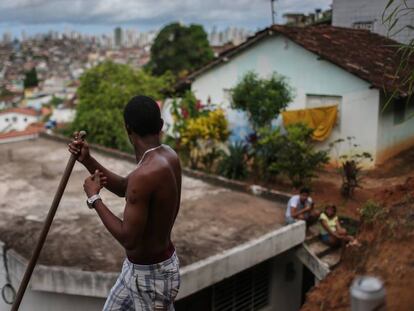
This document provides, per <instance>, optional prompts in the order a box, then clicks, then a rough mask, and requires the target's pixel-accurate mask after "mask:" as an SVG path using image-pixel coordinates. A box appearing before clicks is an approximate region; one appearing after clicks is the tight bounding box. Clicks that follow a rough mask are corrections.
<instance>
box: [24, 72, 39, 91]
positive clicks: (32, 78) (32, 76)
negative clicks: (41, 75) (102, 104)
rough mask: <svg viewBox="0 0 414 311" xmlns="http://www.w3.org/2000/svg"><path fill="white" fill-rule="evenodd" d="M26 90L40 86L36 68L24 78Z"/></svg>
mask: <svg viewBox="0 0 414 311" xmlns="http://www.w3.org/2000/svg"><path fill="white" fill-rule="evenodd" d="M23 84H24V88H25V89H26V88H30V87H36V86H37V85H38V84H39V80H38V79H37V72H36V68H35V67H33V68H32V69H30V70H29V71H27V72H26V73H25V78H24V82H23Z"/></svg>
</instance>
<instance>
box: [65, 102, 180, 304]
mask: <svg viewBox="0 0 414 311" xmlns="http://www.w3.org/2000/svg"><path fill="white" fill-rule="evenodd" d="M124 121H125V127H126V130H127V133H128V137H129V140H130V142H131V144H132V145H133V146H134V150H135V157H136V161H137V163H138V165H137V167H136V169H135V170H134V171H132V172H131V173H130V174H129V175H128V176H127V177H121V176H118V175H116V174H114V173H113V172H111V171H110V170H108V169H107V168H105V167H103V166H102V165H101V164H99V163H98V162H97V161H96V160H95V159H94V158H93V157H92V156H91V155H90V153H89V148H88V144H87V143H86V142H82V141H81V140H79V139H78V138H77V136H76V137H75V139H74V141H73V142H72V143H70V144H69V151H70V152H71V153H72V154H75V155H76V156H77V160H78V161H79V162H80V163H82V164H83V165H84V166H85V167H86V168H87V169H88V171H89V172H90V173H91V174H92V176H90V177H88V178H87V179H86V180H85V183H84V185H83V187H84V190H85V193H86V196H87V198H88V206H89V207H90V208H93V209H95V211H96V212H97V213H98V216H99V217H100V219H101V220H102V223H103V224H104V226H105V227H106V229H107V230H108V231H109V232H110V233H111V234H112V236H113V237H114V238H115V239H116V240H117V241H118V242H119V243H120V244H121V245H122V246H123V247H124V249H125V252H126V257H127V258H126V259H125V261H124V264H123V267H122V272H121V274H120V275H119V277H118V280H117V282H116V283H115V285H114V287H113V288H112V290H111V292H110V294H109V296H108V298H107V300H106V303H105V306H104V309H103V310H105V311H107V310H174V305H173V303H174V299H175V297H176V296H177V293H178V289H179V286H180V274H179V261H178V258H177V256H176V254H175V248H174V246H173V244H172V242H171V230H172V228H173V225H174V221H175V219H176V217H177V213H178V210H179V206H180V196H181V166H180V161H179V159H178V157H177V154H176V153H175V152H174V151H173V150H172V149H171V148H169V147H168V146H165V145H162V144H161V143H160V131H161V128H162V125H163V120H162V119H161V114H160V109H159V107H158V105H157V103H156V102H155V101H154V100H152V99H151V98H149V97H146V96H136V97H134V98H132V99H131V100H130V102H129V103H128V104H127V106H126V107H125V110H124ZM75 135H76V133H75ZM102 187H105V188H107V189H108V190H109V191H111V192H113V193H114V194H116V195H118V196H120V197H125V198H126V205H125V210H124V216H123V219H119V218H118V217H117V216H115V215H114V214H113V213H112V212H111V211H110V209H109V208H108V207H107V206H106V205H105V203H104V202H103V201H102V199H101V198H100V197H99V191H100V190H101V189H102Z"/></svg>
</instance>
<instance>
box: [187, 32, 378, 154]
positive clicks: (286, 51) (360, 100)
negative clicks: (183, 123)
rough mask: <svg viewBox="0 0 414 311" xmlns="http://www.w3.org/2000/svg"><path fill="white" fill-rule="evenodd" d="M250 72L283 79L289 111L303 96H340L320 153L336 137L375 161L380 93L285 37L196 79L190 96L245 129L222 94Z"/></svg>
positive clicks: (302, 105) (303, 104) (234, 126)
mask: <svg viewBox="0 0 414 311" xmlns="http://www.w3.org/2000/svg"><path fill="white" fill-rule="evenodd" d="M251 70H253V71H255V72H257V73H258V74H259V75H260V76H261V77H268V76H269V75H271V74H272V73H273V72H277V73H278V74H280V75H283V76H285V77H286V78H287V81H288V82H289V84H290V85H291V86H292V87H293V89H294V93H295V97H294V99H293V101H292V103H291V104H290V105H289V107H288V109H289V110H293V109H301V108H306V102H307V100H306V98H307V95H330V96H340V97H341V98H342V99H341V104H340V107H339V109H340V114H339V121H338V124H337V126H336V127H335V128H334V130H333V133H332V135H331V137H330V139H329V140H328V141H327V142H325V143H323V144H320V143H319V144H318V147H319V148H326V147H327V144H328V143H329V142H330V141H332V140H335V139H337V138H340V137H342V138H345V137H347V136H355V137H356V143H358V144H360V145H362V146H363V148H364V151H368V152H370V153H372V154H374V155H375V151H376V148H377V132H378V118H377V116H378V112H379V100H380V99H379V91H378V90H376V89H372V88H370V84H369V83H368V82H366V81H364V80H361V79H359V78H357V77H356V76H354V75H352V74H350V73H348V72H347V71H345V70H343V69H341V68H339V67H338V66H336V65H333V64H332V63H330V62H328V61H324V60H321V59H319V57H318V56H317V55H316V54H313V53H311V52H309V51H307V50H305V49H304V48H302V47H300V46H299V45H297V44H296V43H294V42H292V41H291V40H289V39H286V38H285V37H283V36H280V35H278V36H273V37H270V38H267V39H264V40H262V41H260V42H259V43H257V44H256V45H255V46H253V47H251V48H249V49H248V50H246V51H244V52H241V53H240V54H238V55H237V56H235V57H234V58H232V59H231V60H229V61H228V62H227V63H224V64H222V65H218V66H216V67H214V68H212V69H211V70H209V71H207V72H205V73H204V74H202V75H201V76H199V77H197V78H196V79H195V81H194V82H193V84H192V90H193V91H194V92H195V94H196V96H197V98H199V99H201V100H202V102H206V101H207V98H208V97H211V100H212V103H215V104H220V105H221V106H222V107H223V108H225V109H226V110H227V114H228V117H229V119H230V126H231V129H233V130H235V131H238V130H240V129H241V128H243V125H242V124H243V122H246V118H245V117H244V116H243V115H241V114H240V113H236V112H234V111H232V110H230V109H229V106H230V104H229V100H228V98H227V97H226V90H229V89H231V88H233V87H234V86H235V85H236V84H237V82H238V81H239V80H240V78H241V77H242V76H243V75H244V74H245V73H246V72H248V71H251ZM345 151H346V150H342V152H345ZM332 155H334V154H332Z"/></svg>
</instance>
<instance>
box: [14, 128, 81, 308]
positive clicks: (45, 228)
mask: <svg viewBox="0 0 414 311" xmlns="http://www.w3.org/2000/svg"><path fill="white" fill-rule="evenodd" d="M85 136H86V132H84V131H81V132H79V135H78V138H79V139H82V140H83V139H84V138H85ZM75 162H76V156H75V155H73V154H71V155H70V158H69V161H68V163H67V165H66V168H65V171H64V172H63V176H62V178H61V180H60V183H59V186H58V189H57V191H56V193H55V197H54V198H53V202H52V205H51V207H50V209H49V213H48V214H47V217H46V220H45V222H44V224H43V229H42V232H41V233H40V236H39V240H38V241H37V244H36V247H35V250H34V252H33V254H32V257H31V258H30V261H29V264H28V265H27V268H26V271H25V273H24V276H23V279H22V281H21V283H20V286H19V290H18V291H17V295H16V299H15V300H14V302H13V306H12V308H11V311H17V310H19V306H20V303H21V302H22V299H23V296H24V293H25V291H26V288H27V285H29V282H30V278H31V276H32V273H33V270H34V268H35V266H36V262H37V260H38V259H39V255H40V251H41V250H42V248H43V245H44V244H45V240H46V237H47V234H48V233H49V229H50V226H51V225H52V221H53V218H54V217H55V214H56V210H57V208H58V206H59V203H60V199H61V198H62V195H63V192H64V191H65V188H66V185H67V183H68V180H69V177H70V174H71V173H72V170H73V166H74V165H75Z"/></svg>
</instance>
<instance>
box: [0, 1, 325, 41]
mask: <svg viewBox="0 0 414 311" xmlns="http://www.w3.org/2000/svg"><path fill="white" fill-rule="evenodd" d="M331 3H332V0H277V1H276V2H275V6H276V11H277V21H278V22H282V21H283V19H282V15H283V14H284V13H286V12H304V13H309V12H312V11H314V10H315V9H316V8H321V9H327V8H329V7H330V5H331ZM172 21H181V22H184V23H200V24H203V25H204V26H205V27H206V28H207V29H211V27H212V26H213V25H216V26H217V27H218V28H219V29H221V28H224V27H226V26H243V27H245V28H248V29H252V30H257V29H258V28H263V27H265V26H267V25H268V24H270V21H271V15H270V0H233V1H231V0H180V1H178V0H10V1H9V0H0V32H4V31H11V32H12V33H13V34H14V35H20V32H21V30H22V29H25V31H26V32H27V33H30V34H33V33H37V32H45V31H48V30H50V29H54V30H59V31H63V30H64V29H67V28H70V29H73V30H78V31H81V32H84V33H107V32H111V31H112V29H113V28H114V27H116V26H118V25H119V26H123V27H127V28H136V29H138V30H149V29H154V28H159V27H161V26H162V25H164V24H166V23H168V22H172Z"/></svg>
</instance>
